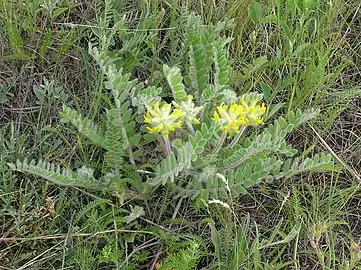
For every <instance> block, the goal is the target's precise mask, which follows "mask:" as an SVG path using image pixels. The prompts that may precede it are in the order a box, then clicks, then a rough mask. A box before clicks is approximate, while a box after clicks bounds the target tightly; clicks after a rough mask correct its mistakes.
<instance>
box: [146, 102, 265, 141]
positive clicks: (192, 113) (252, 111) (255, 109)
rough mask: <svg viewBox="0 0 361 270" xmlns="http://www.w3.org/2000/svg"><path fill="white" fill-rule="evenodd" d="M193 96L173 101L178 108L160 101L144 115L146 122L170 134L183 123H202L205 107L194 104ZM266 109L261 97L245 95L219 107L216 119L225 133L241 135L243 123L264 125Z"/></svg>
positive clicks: (156, 131) (244, 124) (159, 130)
mask: <svg viewBox="0 0 361 270" xmlns="http://www.w3.org/2000/svg"><path fill="white" fill-rule="evenodd" d="M192 100H193V97H192V96H191V95H189V96H188V100H187V101H181V102H180V103H179V104H178V103H176V102H175V101H173V104H174V106H175V107H176V108H175V109H173V108H172V105H171V104H168V103H160V102H156V103H154V105H153V106H152V107H149V108H148V111H147V113H146V115H145V116H144V122H145V123H148V124H149V126H148V127H147V130H148V131H149V133H158V132H159V133H162V134H163V136H165V137H167V136H168V135H169V133H170V132H173V131H175V130H176V129H177V128H181V127H182V124H183V122H184V121H185V122H187V123H188V124H189V123H193V124H198V123H199V119H198V118H197V115H198V113H199V112H200V111H201V109H202V107H196V106H195V104H194V103H193V101H192ZM265 112H266V106H265V104H264V103H262V104H260V103H259V99H257V98H252V96H249V97H248V98H246V96H245V95H243V96H242V97H241V99H240V102H239V103H237V102H236V103H233V104H232V105H230V106H228V105H225V104H224V103H222V104H220V105H219V106H217V109H216V111H215V112H214V114H213V118H212V119H213V120H214V121H215V122H216V123H217V124H219V125H221V129H222V130H223V131H224V132H229V133H231V134H237V133H239V132H240V129H241V127H242V126H248V125H251V126H257V125H261V124H263V115H264V114H265Z"/></svg>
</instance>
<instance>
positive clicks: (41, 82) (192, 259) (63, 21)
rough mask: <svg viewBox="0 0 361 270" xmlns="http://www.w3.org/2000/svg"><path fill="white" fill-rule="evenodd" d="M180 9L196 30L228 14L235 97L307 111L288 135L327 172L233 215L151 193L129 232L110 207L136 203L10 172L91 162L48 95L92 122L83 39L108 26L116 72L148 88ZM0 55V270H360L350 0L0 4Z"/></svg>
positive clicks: (247, 201)
mask: <svg viewBox="0 0 361 270" xmlns="http://www.w3.org/2000/svg"><path fill="white" fill-rule="evenodd" d="M192 12H194V13H195V14H198V15H200V16H201V18H202V21H203V24H204V25H208V24H210V23H213V24H216V23H217V22H218V21H223V20H225V18H229V19H234V23H235V27H234V29H233V31H232V32H231V33H229V34H230V35H231V36H232V37H233V41H232V42H231V43H230V44H229V58H230V61H231V64H232V67H233V72H232V74H231V78H230V80H231V82H232V85H233V89H234V90H235V91H237V92H238V93H239V94H241V93H245V92H249V91H254V90H257V91H259V92H263V93H264V94H265V97H266V99H267V100H266V101H267V104H280V105H279V106H280V107H279V110H278V111H277V114H280V115H282V114H283V113H287V112H288V111H291V110H296V109H302V110H303V109H306V108H309V107H314V108H319V109H320V110H321V114H320V116H319V117H318V118H317V119H316V120H314V121H312V122H311V123H310V124H309V125H305V126H302V127H300V128H298V129H297V130H296V131H295V132H293V133H292V134H291V136H289V137H288V141H289V142H291V143H292V144H293V145H294V146H295V147H296V148H297V149H298V150H299V151H300V152H301V153H302V155H303V156H306V155H307V154H309V153H317V152H320V151H329V152H330V153H332V155H334V157H335V159H336V160H337V161H338V163H339V164H340V167H341V168H342V170H340V172H332V173H322V174H321V173H319V174H312V173H310V174H304V175H301V176H299V177H296V178H292V179H288V180H287V181H283V182H276V183H273V184H263V185H260V186H257V187H254V188H251V189H250V190H249V192H248V194H247V195H242V196H241V197H239V198H237V199H235V200H234V201H233V202H232V205H231V211H224V210H223V209H222V207H221V206H220V205H212V206H206V205H205V204H204V203H203V202H202V201H200V200H192V199H186V200H179V199H174V198H173V196H172V195H171V193H170V192H169V190H167V187H164V188H162V189H160V190H159V191H157V192H156V194H154V195H153V197H152V198H151V199H150V200H149V202H148V203H147V205H144V206H143V207H144V209H145V214H144V215H143V216H142V218H141V219H139V220H137V221H136V224H133V227H132V230H128V229H126V228H123V227H120V228H118V227H117V226H118V225H117V224H118V220H119V213H121V212H122V211H129V210H131V209H132V208H131V207H132V205H133V206H134V205H136V202H134V201H127V202H126V203H125V204H122V205H123V207H122V208H120V207H119V204H118V201H117V199H116V196H114V194H113V195H109V194H107V193H105V192H102V191H101V190H100V191H99V192H97V193H89V192H87V191H86V190H81V189H77V188H74V187H64V186H57V185H54V184H52V183H51V182H47V181H45V180H43V179H41V178H36V177H33V176H29V175H23V174H18V173H15V172H13V171H11V170H10V169H9V167H8V165H7V163H9V162H15V161H16V160H17V159H23V158H24V157H29V158H37V159H39V158H42V159H44V160H47V161H50V162H57V163H59V164H74V167H80V166H81V165H83V164H91V163H94V160H96V158H94V157H96V155H97V154H98V153H97V152H96V151H94V150H93V149H92V148H91V147H89V146H88V145H87V144H86V142H85V140H84V138H81V137H79V136H78V135H77V134H75V133H74V132H72V131H71V130H70V129H67V128H66V126H64V125H63V124H62V123H60V121H59V120H60V118H59V111H61V107H62V104H67V105H68V106H72V107H74V108H76V109H77V110H78V111H79V112H82V114H83V115H87V116H88V117H89V118H90V119H96V118H97V117H98V115H99V112H100V111H101V110H102V102H103V97H102V91H103V88H102V82H103V75H102V74H100V73H99V72H98V71H97V68H96V66H95V63H94V61H93V60H92V59H91V57H90V56H89V54H88V43H89V42H94V41H96V42H99V43H100V44H101V40H100V41H99V36H101V35H100V33H101V31H105V30H106V29H108V28H111V27H112V26H113V25H115V24H118V25H120V26H121V27H119V28H118V29H117V33H116V38H115V40H114V44H115V45H114V47H113V48H112V50H113V51H114V54H116V55H117V57H119V59H120V60H119V61H120V62H121V63H122V66H123V68H124V70H125V71H126V72H130V73H131V74H132V75H133V76H134V77H136V78H138V79H139V80H140V81H143V82H147V83H149V84H150V85H152V84H154V85H158V84H159V83H160V81H161V80H162V74H161V73H160V72H159V71H160V70H162V66H163V64H165V63H166V64H168V65H169V66H173V65H178V64H181V63H182V62H183V59H182V57H183V55H182V53H181V44H182V33H183V32H184V24H183V23H182V22H183V20H184V18H185V16H187V15H189V14H191V13H192ZM0 52H1V53H0V269H159V268H161V269H210V268H212V269H237V268H239V269H361V267H360V266H361V263H360V260H361V246H360V244H361V231H360V225H359V222H360V217H361V212H360V209H359V207H360V203H361V193H360V182H361V176H360V173H359V172H360V169H361V166H360V165H361V158H360V157H361V152H360V144H361V141H360V135H361V124H360V123H361V121H360V119H361V103H360V98H359V95H360V93H361V84H360V82H361V79H360V78H361V71H360V66H361V57H360V56H361V3H360V1H359V0H320V1H317V0H264V1H259V2H254V1H250V0H228V1H225V0H218V1H216V0H197V1H195V0H194V1H192V0H183V1H178V0H137V1H136V0H128V1H127V0H125V1H110V0H107V1H100V0H86V1H85V0H84V1H80V0H79V1H75V0H55V1H54V0H23V1H15V0H11V1H9V0H0ZM118 197H121V195H119V194H118ZM120 204H121V203H120ZM119 226H120V225H119ZM234 258H237V266H235V264H234V261H233V260H234Z"/></svg>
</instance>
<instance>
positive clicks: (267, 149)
mask: <svg viewBox="0 0 361 270" xmlns="http://www.w3.org/2000/svg"><path fill="white" fill-rule="evenodd" d="M224 27H226V25H225V24H219V25H217V26H208V27H199V28H192V27H189V32H188V33H187V35H186V37H185V42H184V48H185V50H187V51H188V54H187V59H188V63H186V64H184V67H182V70H181V69H180V67H169V66H167V65H164V66H163V74H164V77H165V79H166V80H165V81H164V84H163V85H162V87H158V86H152V85H147V86H146V85H144V84H143V83H141V82H139V81H138V80H136V79H135V80H132V79H131V75H130V74H123V72H122V69H121V68H119V67H117V65H116V64H115V61H114V60H115V59H114V58H113V57H111V56H110V54H109V52H108V50H107V48H106V49H102V50H99V49H98V48H97V47H92V46H91V47H90V50H89V52H90V54H91V55H92V56H93V58H94V59H95V61H96V62H97V64H98V66H99V67H100V71H101V72H102V73H104V74H105V75H106V79H105V82H104V86H105V89H106V90H105V91H104V96H105V97H106V98H105V99H104V100H107V102H106V103H105V102H104V107H105V108H106V112H105V113H104V114H103V115H101V116H100V117H99V123H97V124H96V123H94V122H93V121H92V120H91V119H88V118H87V117H83V116H82V115H81V114H80V113H79V112H77V111H75V110H74V109H71V108H69V107H67V106H65V105H64V106H63V111H62V113H61V117H62V121H63V122H64V123H66V122H70V123H72V124H73V125H74V126H75V127H76V128H77V130H78V132H79V133H80V134H82V135H84V136H85V137H87V138H88V139H89V142H90V143H91V144H92V145H94V146H96V147H99V148H100V149H103V150H102V151H99V155H102V154H103V153H104V156H101V158H98V159H97V160H100V161H101V162H102V164H100V165H98V166H97V167H96V168H92V167H91V166H89V165H86V166H83V167H81V168H80V169H78V170H77V171H72V170H69V169H68V168H61V167H60V166H58V165H54V164H49V163H47V162H44V161H39V162H35V161H31V162H29V163H28V162H27V161H26V160H25V161H23V162H20V161H18V162H17V164H10V167H11V168H13V169H14V170H18V171H22V172H27V173H32V174H36V175H40V176H42V177H44V178H45V179H48V180H50V181H53V182H55V183H58V184H65V185H76V186H83V187H85V188H95V189H98V188H102V189H103V188H106V189H108V190H109V191H116V192H117V194H128V193H127V190H130V189H132V192H131V193H129V194H134V190H135V191H136V192H137V196H139V197H141V198H146V197H147V195H148V194H149V193H150V192H152V191H153V190H155V189H156V188H157V187H158V186H160V185H168V186H169V187H170V188H171V189H172V190H173V192H174V194H175V196H179V197H192V198H196V197H198V196H201V198H202V199H204V200H205V201H207V200H223V201H227V200H228V199H230V198H234V197H236V196H237V195H239V194H244V193H246V190H247V189H248V188H250V187H252V186H254V185H257V184H259V183H262V182H271V181H274V180H277V179H280V178H289V177H293V176H295V175H297V174H300V173H303V172H306V171H323V170H328V169H332V165H333V162H332V158H331V156H330V155H327V154H317V155H314V156H313V157H308V158H300V157H297V156H296V154H297V150H296V149H294V148H292V146H291V145H289V144H287V142H286V136H287V134H289V133H290V132H292V131H293V130H294V129H296V128H297V127H298V126H300V125H302V124H303V123H305V122H306V121H308V120H310V119H312V118H314V117H315V116H316V115H317V110H312V109H310V110H307V111H305V112H301V111H296V112H289V113H287V114H286V115H284V116H281V117H280V118H278V119H277V120H272V117H274V115H275V114H274V113H275V109H274V108H275V107H277V106H274V104H265V102H264V101H263V95H262V94H260V93H258V92H257V91H256V90H255V91H254V92H247V93H243V94H238V93H237V92H236V91H234V90H232V89H231V86H230V84H229V77H230V65H229V63H228V60H227V44H228V43H229V42H230V39H229V38H226V37H222V36H221V34H220V33H221V31H222V29H223V28H224ZM182 74H186V75H185V76H184V78H183V76H182ZM165 82H167V84H166V83H165ZM239 91H240V92H242V90H239ZM69 167H71V166H69ZM95 175H96V176H97V177H95Z"/></svg>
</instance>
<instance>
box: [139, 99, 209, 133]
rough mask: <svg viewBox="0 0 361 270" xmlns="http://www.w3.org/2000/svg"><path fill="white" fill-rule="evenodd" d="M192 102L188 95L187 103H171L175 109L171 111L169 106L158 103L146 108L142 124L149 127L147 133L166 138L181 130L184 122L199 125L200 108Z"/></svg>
mask: <svg viewBox="0 0 361 270" xmlns="http://www.w3.org/2000/svg"><path fill="white" fill-rule="evenodd" d="M192 100H193V96H192V95H188V99H187V101H181V102H180V103H179V104H178V103H177V102H175V101H173V102H172V103H173V105H174V106H175V107H176V108H175V109H172V105H171V104H168V103H160V102H156V103H154V105H153V106H152V107H148V111H147V114H146V115H145V116H144V122H145V123H148V124H149V125H150V126H149V127H147V130H148V132H149V133H158V132H159V133H162V134H163V136H165V137H167V136H168V135H169V133H170V132H173V131H175V130H176V129H177V128H181V127H182V124H183V122H184V121H185V122H187V124H190V123H193V124H199V119H198V118H197V115H198V114H199V112H200V111H201V110H202V107H196V106H195V104H194V103H193V101H192Z"/></svg>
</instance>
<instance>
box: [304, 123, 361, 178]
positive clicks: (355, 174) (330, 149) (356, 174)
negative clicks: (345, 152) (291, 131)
mask: <svg viewBox="0 0 361 270" xmlns="http://www.w3.org/2000/svg"><path fill="white" fill-rule="evenodd" d="M308 125H309V126H310V127H311V128H312V130H313V131H314V132H315V134H316V136H317V138H318V139H319V140H320V142H321V143H322V144H323V146H325V147H326V149H327V150H328V151H329V152H330V153H331V155H332V156H333V157H334V158H335V159H336V160H337V161H338V162H339V163H340V164H341V165H342V166H343V167H344V168H345V169H346V170H347V171H348V172H349V173H351V174H352V175H353V176H354V177H355V178H356V179H357V181H359V182H360V183H361V177H360V176H359V175H358V173H357V172H356V171H355V170H353V169H352V168H351V167H350V166H348V165H347V164H346V163H345V162H343V161H342V160H341V158H339V156H338V155H337V154H336V153H335V152H334V151H333V150H332V148H331V147H330V146H329V145H328V144H327V142H326V141H325V140H324V139H323V138H322V137H321V135H320V134H319V133H318V132H317V131H316V129H315V128H314V127H313V126H312V125H311V124H308Z"/></svg>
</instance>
